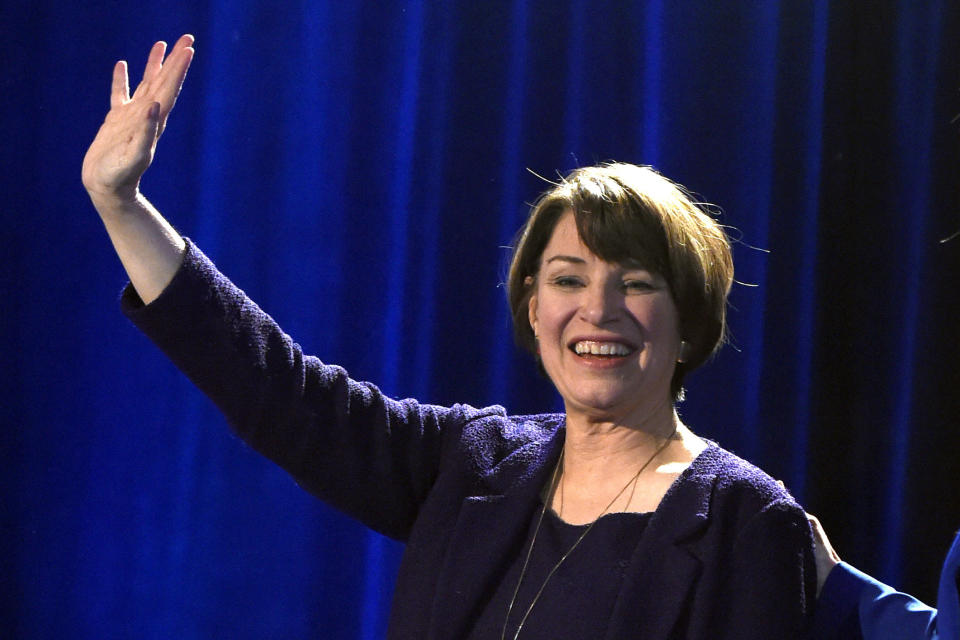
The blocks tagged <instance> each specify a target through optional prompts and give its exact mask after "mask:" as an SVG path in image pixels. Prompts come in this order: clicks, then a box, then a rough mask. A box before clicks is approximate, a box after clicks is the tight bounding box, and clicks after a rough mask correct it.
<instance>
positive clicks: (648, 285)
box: [623, 280, 656, 291]
mask: <svg viewBox="0 0 960 640" xmlns="http://www.w3.org/2000/svg"><path fill="white" fill-rule="evenodd" d="M623 288H624V289H625V290H627V291H653V290H654V289H656V287H654V286H653V283H652V282H648V281H646V280H627V281H625V282H624V283H623Z"/></svg>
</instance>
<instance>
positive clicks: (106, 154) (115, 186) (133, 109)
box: [82, 35, 193, 213]
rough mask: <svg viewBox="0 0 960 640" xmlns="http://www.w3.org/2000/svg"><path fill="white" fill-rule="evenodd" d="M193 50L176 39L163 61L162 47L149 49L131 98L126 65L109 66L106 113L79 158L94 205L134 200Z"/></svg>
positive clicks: (183, 40) (188, 43) (186, 41)
mask: <svg viewBox="0 0 960 640" xmlns="http://www.w3.org/2000/svg"><path fill="white" fill-rule="evenodd" d="M192 45H193V36H191V35H183V36H180V39H179V40H177V42H176V44H174V45H173V48H172V49H171V50H170V55H168V56H167V58H166V60H164V53H165V52H166V49H167V45H166V43H165V42H158V43H156V44H155V45H153V48H152V49H150V57H149V58H148V59H147V66H146V69H144V72H143V79H142V80H141V81H140V84H139V85H138V86H137V88H136V90H135V91H134V92H133V95H132V96H131V95H130V84H129V81H128V79H127V63H126V62H125V61H123V60H121V61H120V62H117V64H116V65H115V66H114V68H113V87H112V89H111V92H110V112H109V113H107V117H106V119H105V120H104V122H103V125H102V126H101V127H100V130H99V131H98V132H97V136H96V138H94V140H93V143H92V144H91V145H90V148H89V149H87V154H86V156H85V157H84V159H83V174H82V175H83V185H84V187H86V189H87V192H88V193H89V194H90V197H91V198H92V199H93V200H94V203H95V204H97V203H98V201H100V202H101V203H103V204H105V205H106V204H107V203H108V202H132V201H133V200H135V199H136V197H137V195H138V193H139V186H140V178H141V177H142V176H143V174H144V172H145V171H146V170H147V167H149V166H150V163H151V161H152V160H153V154H154V151H155V150H156V148H157V139H159V137H160V134H161V133H163V129H164V127H165V126H166V124H167V116H169V115H170V111H171V110H172V109H173V105H174V103H175V102H176V101H177V96H178V95H179V94H180V87H182V86H183V80H184V78H186V76H187V69H188V68H189V67H190V62H191V60H193V47H192ZM104 201H106V202H104ZM97 208H98V209H100V210H101V213H104V211H103V209H102V208H101V207H100V206H98V207H97Z"/></svg>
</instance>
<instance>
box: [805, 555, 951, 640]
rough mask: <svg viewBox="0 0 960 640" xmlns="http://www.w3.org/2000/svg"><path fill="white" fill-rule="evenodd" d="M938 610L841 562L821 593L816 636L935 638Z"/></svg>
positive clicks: (883, 639)
mask: <svg viewBox="0 0 960 640" xmlns="http://www.w3.org/2000/svg"><path fill="white" fill-rule="evenodd" d="M936 627H937V610H936V609H933V608H931V607H928V606H927V605H925V604H923V603H922V602H920V601H919V600H917V599H916V598H914V597H913V596H909V595H907V594H905V593H901V592H899V591H897V590H896V589H894V588H892V587H889V586H887V585H885V584H883V583H882V582H880V581H878V580H876V579H874V578H872V577H870V576H868V575H867V574H865V573H863V572H862V571H859V570H857V569H855V568H854V567H852V566H850V565H849V564H847V563H845V562H841V563H840V564H838V565H837V566H836V567H834V568H833V570H832V571H830V575H829V576H827V580H826V582H825V583H824V585H823V590H822V591H821V592H820V598H819V600H818V602H817V612H816V616H815V618H814V627H813V633H812V636H813V639H814V640H832V639H834V638H835V639H837V640H840V639H841V638H842V639H844V640H847V639H849V638H863V640H934V639H938V638H939V636H938V634H937V628H936Z"/></svg>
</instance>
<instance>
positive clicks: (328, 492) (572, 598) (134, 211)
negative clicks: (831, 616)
mask: <svg viewBox="0 0 960 640" xmlns="http://www.w3.org/2000/svg"><path fill="white" fill-rule="evenodd" d="M192 44H193V39H192V37H190V36H184V37H182V38H181V39H180V40H179V41H178V42H177V43H176V44H175V45H174V47H173V48H172V50H171V52H170V55H169V56H168V57H167V58H166V60H164V53H165V51H166V47H165V45H164V44H162V43H158V44H157V45H155V46H154V48H153V50H152V51H151V53H150V57H149V60H148V63H147V67H146V71H145V73H144V78H143V81H142V82H141V83H140V85H139V86H138V87H137V89H136V90H135V91H134V93H133V94H132V95H131V94H130V93H129V89H128V85H127V73H126V65H125V63H118V64H117V66H116V67H115V69H114V77H113V92H112V96H111V109H110V112H109V113H108V114H107V117H106V119H105V121H104V124H103V126H102V127H101V128H100V130H99V132H98V133H97V136H96V138H95V139H94V142H93V143H92V144H91V146H90V149H89V150H88V152H87V155H86V157H85V159H84V166H83V181H84V185H85V187H86V188H87V191H88V193H89V194H90V197H91V200H92V201H93V204H94V206H95V207H96V209H97V211H98V212H99V213H100V217H101V219H102V221H103V223H104V225H105V226H106V228H107V231H108V233H109V235H110V239H111V241H112V242H113V245H114V248H115V249H116V251H117V253H118V254H119V256H120V258H121V261H122V262H123V265H124V267H125V269H126V270H127V273H128V275H129V276H130V281H131V286H129V287H127V289H126V290H125V292H124V295H123V300H122V302H123V309H124V312H125V313H127V315H128V316H129V317H130V318H131V319H132V320H133V321H134V322H135V323H136V325H137V326H138V327H140V328H141V329H142V330H143V331H144V332H145V333H146V334H147V335H148V336H149V337H150V338H151V339H152V340H153V341H154V342H155V343H156V344H157V345H158V346H159V347H160V348H161V349H163V350H164V351H165V352H166V353H167V354H168V356H169V357H170V358H171V359H172V360H173V361H174V363H176V365H177V366H178V367H179V368H180V369H181V370H182V371H183V372H184V373H185V374H186V375H187V376H189V377H190V378H191V380H193V381H194V382H195V383H196V384H197V386H199V387H200V388H201V389H202V390H203V391H204V392H205V393H206V394H207V395H209V396H210V398H211V399H212V400H213V401H214V402H215V403H216V404H217V406H218V407H219V408H220V409H221V410H222V411H223V412H224V414H225V415H226V417H227V419H228V420H229V422H230V424H231V426H232V427H233V428H234V429H235V430H236V432H237V433H238V434H239V435H240V436H241V437H242V438H244V439H245V440H246V441H247V442H248V443H249V444H250V445H251V446H252V447H254V448H255V449H257V450H258V451H260V452H261V453H263V454H264V455H266V456H268V457H269V458H271V459H272V460H274V461H275V462H277V463H278V464H279V465H281V466H282V467H283V468H284V469H286V470H287V471H288V472H289V473H290V474H291V475H292V476H293V477H294V478H295V479H296V480H297V482H298V483H299V484H300V485H301V486H302V487H304V488H305V489H306V490H308V491H310V492H311V493H313V494H314V495H316V496H317V497H319V498H321V499H322V500H325V501H326V502H328V503H330V504H332V505H333V506H335V507H337V508H338V509H340V510H342V511H344V512H345V513H347V514H349V515H352V516H354V517H356V518H357V519H359V520H360V521H362V522H364V523H365V524H366V525H367V526H369V527H371V528H373V529H375V530H377V531H380V532H381V533H384V534H386V535H389V536H392V537H394V538H397V539H399V540H403V541H405V542H406V543H407V546H406V549H405V551H404V558H403V562H402V564H401V568H400V572H399V576H398V582H397V588H396V591H395V599H394V603H393V609H392V612H391V617H390V625H389V634H388V635H389V637H390V638H410V639H416V640H422V639H423V638H435V639H441V638H449V639H456V640H461V639H463V638H476V639H488V640H489V639H496V638H501V639H503V638H507V637H509V638H514V639H516V638H520V637H523V638H548V637H549V638H559V637H563V638H599V637H603V638H608V639H624V640H626V639H635V638H645V639H648V640H657V639H659V640H666V639H668V638H690V639H703V640H706V639H707V638H710V639H711V640H713V639H721V640H722V639H730V640H732V639H737V640H751V639H756V640H760V639H768V638H778V639H791V638H800V637H801V636H802V634H803V632H804V629H805V628H806V626H807V622H808V617H809V614H810V612H811V609H812V605H813V597H814V592H815V588H816V576H815V572H814V561H813V555H812V545H811V534H810V529H809V527H808V525H807V520H806V517H805V515H804V513H803V511H802V510H801V509H800V507H799V506H798V505H797V503H796V502H795V501H794V500H793V498H792V497H791V496H790V495H789V494H788V493H787V492H786V491H785V490H784V489H782V488H781V487H780V486H778V485H777V483H775V482H774V481H773V480H772V479H771V478H770V477H768V476H767V475H765V474H764V473H763V472H761V471H760V470H758V469H757V468H755V467H753V466H752V465H750V464H749V463H747V462H745V461H744V460H741V459H740V458H737V457H736V456H734V455H733V454H731V453H728V452H726V451H724V450H723V449H721V448H720V447H718V446H717V445H715V444H713V443H711V442H708V441H706V440H702V439H701V438H699V437H698V436H696V435H695V434H694V433H693V432H692V431H691V430H690V429H689V428H687V427H686V426H685V425H684V424H683V423H682V422H681V421H680V419H679V417H678V416H677V413H676V411H675V410H674V402H675V400H676V399H677V397H678V396H679V394H680V390H681V388H682V386H681V385H682V381H683V376H684V375H685V374H686V373H687V372H688V371H690V370H692V369H693V368H695V367H696V366H699V365H700V364H701V363H703V362H704V361H705V360H706V359H707V358H708V357H709V356H710V354H711V353H713V352H714V350H715V349H716V348H717V346H718V345H719V344H720V343H721V342H722V338H723V335H724V326H725V325H724V322H725V320H724V318H725V309H726V295H727V292H728V291H729V288H730V282H731V279H732V265H731V261H730V251H729V247H728V245H727V241H726V238H725V237H724V234H723V232H722V230H721V229H720V227H719V226H718V225H717V224H716V223H715V222H714V221H713V220H712V219H711V218H710V217H709V216H708V215H706V214H705V213H703V212H702V211H700V210H699V209H698V208H697V207H696V206H695V205H694V204H693V203H692V202H691V201H690V200H689V198H687V197H686V196H685V195H684V194H683V192H682V190H680V189H679V188H677V187H676V186H675V185H673V184H672V183H670V182H669V181H668V180H666V179H664V178H662V177H661V176H659V175H658V174H656V173H655V172H654V171H652V170H650V169H646V168H642V167H636V166H633V165H607V166H601V167H590V168H586V169H582V170H578V171H577V172H575V173H574V174H572V175H571V176H570V177H568V178H567V179H566V180H564V181H563V182H562V183H561V184H560V185H557V187H556V188H555V189H553V190H551V191H550V192H549V193H547V194H546V195H545V196H544V197H543V198H542V199H541V200H540V201H539V203H538V204H537V205H536V206H535V207H534V209H533V211H532V213H531V216H530V221H529V222H528V224H527V226H526V227H525V231H524V233H523V235H522V237H521V241H520V243H519V246H518V248H517V252H516V257H515V259H514V261H513V267H512V269H511V276H510V283H509V289H510V304H511V308H512V311H513V316H514V320H515V323H516V330H517V335H518V337H519V339H520V342H521V343H523V344H525V345H526V346H527V347H529V348H530V349H531V350H532V351H533V352H535V353H537V354H539V357H540V359H541V362H542V364H543V368H544V370H545V371H546V373H547V375H548V376H549V377H550V379H551V380H552V381H553V382H554V384H555V385H556V388H557V390H558V391H559V392H560V394H561V395H562V396H563V399H564V402H565V407H566V411H565V413H564V414H539V415H534V416H511V415H508V414H507V413H506V411H505V410H504V409H503V408H502V407H499V406H494V407H487V408H482V409H477V408H474V407H470V406H467V405H456V406H454V407H449V408H447V407H439V406H436V405H432V404H426V403H421V402H419V401H416V400H412V399H407V400H402V401H397V400H393V399H392V398H389V397H387V396H386V395H384V394H382V393H381V392H380V391H379V390H378V389H377V388H376V386H374V385H372V384H370V383H366V382H357V381H355V380H353V379H351V378H350V377H349V376H348V374H347V372H346V371H344V370H343V369H342V368H340V367H337V366H334V365H329V364H326V363H324V362H322V361H321V360H320V359H318V358H316V357H313V356H308V355H305V354H304V353H303V352H302V351H301V349H300V347H299V346H298V345H297V344H296V343H295V342H294V341H293V340H292V339H291V338H290V336H288V335H287V334H286V333H284V332H283V331H282V330H281V329H280V327H279V326H278V325H277V324H276V322H274V320H273V319H272V318H271V317H270V316H269V315H267V314H266V313H265V312H264V311H262V310H261V309H260V308H259V307H258V306H257V305H256V304H254V303H253V302H252V301H251V300H250V299H249V298H247V296H246V295H245V294H244V292H243V291H241V290H240V289H239V288H237V287H236V286H235V285H234V284H233V283H232V282H230V280H228V279H227V278H226V276H224V275H223V274H222V273H220V272H219V271H218V270H217V269H216V267H215V266H214V265H213V263H212V262H211V261H210V260H208V259H207V258H206V257H205V256H204V255H203V253H201V252H200V250H199V249H198V248H197V247H196V246H195V245H194V244H193V243H192V242H190V241H189V240H187V239H186V238H183V237H181V236H180V235H179V234H178V233H177V232H176V231H175V230H174V229H173V227H172V226H171V225H170V224H169V223H167V222H166V220H165V219H164V218H163V217H162V216H161V215H160V213H159V212H158V211H157V210H156V209H155V208H154V207H153V206H152V205H151V204H150V203H149V202H148V201H147V200H146V198H144V197H143V195H142V194H141V193H140V190H139V185H140V178H141V176H142V175H143V172H144V171H146V169H147V167H148V166H149V165H150V163H151V161H152V159H153V153H154V150H155V148H156V143H157V138H158V136H159V135H160V133H161V132H162V131H163V129H164V126H165V124H166V120H167V116H168V115H169V113H170V111H171V109H172V108H173V105H174V102H175V100H176V98H177V94H178V93H179V90H180V86H181V84H182V82H183V79H184V77H185V75H186V72H187V68H188V67H189V65H190V61H191V59H192V57H193V48H192Z"/></svg>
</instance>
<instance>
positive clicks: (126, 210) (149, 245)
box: [91, 193, 186, 304]
mask: <svg viewBox="0 0 960 640" xmlns="http://www.w3.org/2000/svg"><path fill="white" fill-rule="evenodd" d="M91 200H93V204H94V206H95V207H96V209H97V211H98V212H99V213H100V218H101V220H103V224H104V226H105V227H106V228H107V233H108V234H109V236H110V241H111V242H112V243H113V248H114V249H115V250H116V252H117V255H118V256H119V257H120V262H121V263H122V264H123V268H124V269H126V271H127V276H128V277H129V278H130V282H131V284H133V288H134V289H136V291H137V294H138V295H139V296H140V299H141V300H143V302H144V304H149V303H150V302H152V301H153V300H154V299H156V297H157V296H159V295H160V293H161V292H162V291H163V290H164V289H165V288H166V286H167V285H168V284H169V283H170V280H172V279H173V276H174V274H175V273H176V272H177V269H178V268H180V263H181V262H182V261H183V253H184V251H185V249H186V244H185V243H184V241H183V238H182V237H181V236H180V234H179V233H177V231H176V230H175V229H174V228H173V226H172V225H171V224H170V223H169V222H167V221H166V219H164V217H163V216H162V215H160V212H159V211H157V210H156V208H155V207H154V206H153V205H152V204H150V202H149V201H148V200H147V199H146V198H145V197H143V195H142V194H139V193H138V194H137V195H136V197H135V198H133V199H132V200H119V199H111V198H98V197H96V196H94V195H91Z"/></svg>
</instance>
